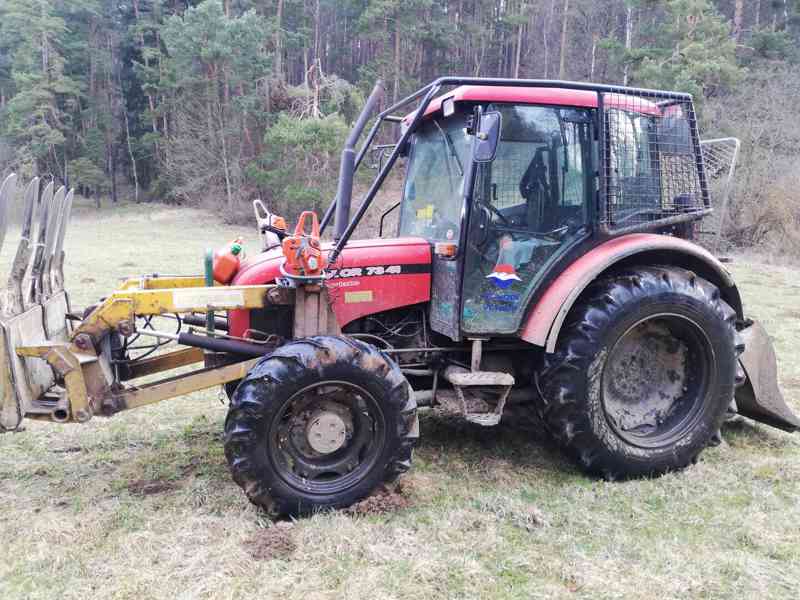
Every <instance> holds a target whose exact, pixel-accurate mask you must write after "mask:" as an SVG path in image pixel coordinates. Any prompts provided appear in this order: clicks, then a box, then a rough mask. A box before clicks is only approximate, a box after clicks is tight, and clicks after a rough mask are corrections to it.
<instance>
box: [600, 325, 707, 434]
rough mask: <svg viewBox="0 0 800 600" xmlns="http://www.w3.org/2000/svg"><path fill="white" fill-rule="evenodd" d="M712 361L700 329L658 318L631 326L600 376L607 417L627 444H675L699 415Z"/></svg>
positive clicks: (616, 345) (614, 348) (615, 346)
mask: <svg viewBox="0 0 800 600" xmlns="http://www.w3.org/2000/svg"><path fill="white" fill-rule="evenodd" d="M709 357H712V358H713V354H710V350H709V349H708V342H707V339H706V338H705V336H704V335H703V333H702V330H701V329H700V328H699V327H698V326H697V325H695V324H694V323H693V322H692V321H690V320H688V319H686V318H684V317H681V316H679V315H671V314H663V315H658V316H657V317H654V318H651V319H649V320H646V321H642V322H640V323H638V324H636V325H635V326H633V327H631V328H630V329H629V330H628V331H627V332H626V333H625V334H623V336H621V338H620V339H619V340H618V341H617V343H616V344H615V345H614V346H613V347H612V348H611V350H610V351H609V354H608V358H607V359H606V365H605V368H604V373H603V376H602V384H601V385H602V399H603V407H604V410H605V414H606V418H607V420H608V422H609V424H610V425H611V427H612V428H613V429H614V430H615V431H616V433H617V435H619V436H620V437H621V438H623V439H624V440H626V441H627V442H628V443H631V444H633V445H637V446H643V447H660V446H664V445H669V444H671V443H674V442H675V440H678V439H680V438H681V437H682V436H683V435H684V434H685V433H686V432H687V431H689V430H691V427H692V426H693V423H694V422H695V420H696V419H697V418H698V415H699V414H700V412H701V411H702V406H703V403H704V401H705V400H704V399H705V397H706V391H707V389H708V377H709V374H710V373H713V365H712V364H711V363H710V362H709Z"/></svg>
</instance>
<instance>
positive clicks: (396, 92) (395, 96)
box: [392, 11, 402, 104]
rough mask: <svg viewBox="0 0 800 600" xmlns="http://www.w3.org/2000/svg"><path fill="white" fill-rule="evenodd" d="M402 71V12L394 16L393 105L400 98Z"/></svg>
mask: <svg viewBox="0 0 800 600" xmlns="http://www.w3.org/2000/svg"><path fill="white" fill-rule="evenodd" d="M401 70H402V63H401V56H400V12H399V11H398V12H395V14H394V91H393V92H392V104H394V103H395V102H397V100H398V99H399V98H400V72H401Z"/></svg>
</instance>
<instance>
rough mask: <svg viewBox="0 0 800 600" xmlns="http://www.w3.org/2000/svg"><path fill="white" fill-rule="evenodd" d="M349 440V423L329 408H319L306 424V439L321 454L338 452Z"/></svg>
mask: <svg viewBox="0 0 800 600" xmlns="http://www.w3.org/2000/svg"><path fill="white" fill-rule="evenodd" d="M346 440H347V425H346V424H345V422H344V419H343V418H342V417H341V416H339V415H338V414H336V413H335V412H331V411H328V410H318V411H317V412H315V413H314V414H313V415H312V416H311V418H310V419H309V420H308V424H307V425H306V441H307V442H308V445H309V446H311V448H312V449H313V450H314V451H316V452H319V453H320V454H330V453H332V452H336V451H337V450H338V449H339V448H341V447H342V446H344V444H345V441H346Z"/></svg>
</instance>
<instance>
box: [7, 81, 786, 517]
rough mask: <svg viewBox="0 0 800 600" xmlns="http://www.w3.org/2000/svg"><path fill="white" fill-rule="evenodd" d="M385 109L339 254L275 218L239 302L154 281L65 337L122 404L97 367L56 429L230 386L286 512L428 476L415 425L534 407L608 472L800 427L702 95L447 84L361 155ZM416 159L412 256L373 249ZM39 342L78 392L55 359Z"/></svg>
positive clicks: (406, 190)
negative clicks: (180, 378) (136, 382)
mask: <svg viewBox="0 0 800 600" xmlns="http://www.w3.org/2000/svg"><path fill="white" fill-rule="evenodd" d="M448 90H449V91H448ZM380 93H381V90H380V86H376V88H375V90H374V91H373V93H372V95H371V96H370V98H369V100H368V102H367V105H366V106H365V108H364V111H363V112H362V114H361V116H360V117H359V119H358V121H357V123H356V125H355V127H354V129H353V131H352V132H351V134H350V137H349V138H348V140H347V143H346V145H345V148H344V150H343V152H342V160H341V173H340V180H339V186H338V192H337V197H336V200H335V201H334V202H333V204H332V205H331V207H330V209H329V210H328V211H327V213H326V214H325V216H324V217H323V219H322V221H321V223H320V224H319V229H320V230H321V231H322V232H324V231H325V229H326V228H327V226H328V225H329V224H330V222H331V221H332V220H333V216H334V214H335V230H334V235H333V242H332V243H322V244H320V243H319V239H318V236H317V235H315V231H314V229H315V227H316V217H314V218H313V220H314V223H313V227H312V231H311V233H308V232H306V231H305V229H304V227H303V226H302V225H301V226H299V227H298V229H297V230H296V231H295V232H294V235H289V234H288V233H287V231H286V226H285V223H284V222H283V219H281V218H280V217H276V216H275V215H272V214H270V213H269V211H267V210H266V209H265V208H264V206H263V204H262V203H261V202H260V201H256V203H255V204H256V216H257V219H258V223H259V230H260V232H261V234H262V241H263V244H264V248H263V251H262V252H261V253H260V254H258V255H256V256H254V257H252V258H250V259H248V260H246V261H244V262H243V263H242V264H241V266H240V268H239V270H238V272H237V273H236V274H235V276H234V278H233V280H232V282H231V283H230V285H228V286H224V287H222V286H219V285H217V286H214V287H211V286H206V287H200V286H202V285H203V282H202V281H200V282H199V283H198V282H197V281H195V280H192V282H176V281H174V280H162V279H157V278H151V279H148V280H147V282H144V280H142V281H141V282H138V283H136V284H131V285H130V286H129V288H123V290H121V291H120V292H116V293H115V294H114V295H112V296H111V297H110V298H111V300H108V299H107V300H105V301H104V302H103V303H102V304H100V305H99V306H98V307H96V308H94V309H93V310H92V311H89V312H88V313H87V315H86V316H85V317H84V319H83V321H82V322H81V323H80V324H79V325H78V326H77V327H75V328H73V329H72V330H71V331H70V332H69V333H68V334H67V335H66V336H65V337H64V338H63V339H65V342H64V343H65V344H67V346H64V347H65V348H67V349H69V350H70V352H72V353H74V354H75V355H76V356H77V355H78V354H79V353H80V352H84V353H85V352H89V353H91V352H92V351H94V355H96V356H97V357H98V360H99V357H101V356H103V354H104V353H105V354H107V355H109V356H112V357H113V361H112V362H113V364H114V365H115V370H114V371H115V372H114V373H112V374H111V378H112V381H110V383H108V385H107V386H106V387H105V388H104V387H103V385H100V384H93V383H92V380H93V378H97V377H99V375H98V374H97V373H100V371H101V370H100V371H97V373H90V372H89V371H88V368H86V367H84V368H83V373H84V380H85V387H86V389H87V390H89V391H88V392H86V399H85V401H84V400H81V401H80V402H78V403H77V404H76V403H75V402H74V401H73V402H68V403H67V404H66V405H65V406H66V407H65V408H64V409H63V411H62V412H61V413H59V417H61V419H55V417H53V418H54V419H55V420H85V419H86V418H87V415H88V416H91V415H92V414H112V413H114V412H117V411H119V410H122V409H124V408H131V407H133V406H139V405H142V404H147V403H149V402H154V401H157V400H160V399H162V398H166V397H168V395H169V394H170V393H171V394H172V395H175V394H177V393H186V391H187V390H190V389H191V390H193V389H200V387H203V385H206V387H207V385H213V384H218V383H220V382H228V383H227V389H228V391H229V395H230V409H229V413H228V416H227V419H226V422H225V454H226V456H227V459H228V462H229V465H230V469H231V472H232V474H233V478H234V479H235V480H236V482H237V483H238V484H239V485H240V486H241V487H242V488H243V489H244V491H245V493H246V494H247V496H248V497H249V498H250V500H251V501H253V502H254V503H256V504H258V505H260V506H263V507H264V508H266V509H267V510H268V511H269V512H271V513H273V514H307V513H309V512H311V511H314V510H317V509H321V508H329V507H342V506H347V505H349V504H351V503H353V502H355V501H357V500H359V499H361V498H363V497H365V496H366V495H368V494H369V493H370V492H371V491H372V490H373V489H375V488H376V486H378V485H380V484H382V483H384V482H386V481H389V480H392V479H394V478H396V477H397V476H398V475H400V474H401V473H403V472H404V471H406V470H407V469H408V468H409V467H410V465H411V458H412V450H413V447H414V443H415V441H416V439H417V437H418V435H419V434H418V422H417V407H418V406H434V405H438V406H441V407H442V408H443V409H444V410H447V411H450V412H455V413H458V414H460V415H462V416H463V418H465V419H466V420H468V421H470V422H473V423H475V424H477V425H479V426H493V425H497V424H498V423H499V422H500V421H501V418H502V417H503V414H504V411H506V410H507V409H508V408H510V407H511V406H512V405H513V406H514V407H515V408H516V407H518V409H519V410H529V411H530V412H531V413H532V414H533V415H536V416H537V417H538V418H540V419H541V420H542V421H543V422H544V425H545V426H546V429H547V430H548V431H549V433H550V434H551V435H552V436H553V438H554V439H555V440H556V441H557V442H558V443H559V444H560V446H561V447H562V448H563V449H564V451H565V452H567V453H568V454H569V455H570V456H571V457H573V458H574V459H575V460H576V461H577V462H578V464H579V465H580V466H581V467H582V468H584V469H585V470H586V471H588V472H590V473H593V474H597V475H601V476H604V477H607V478H610V479H618V478H627V477H639V476H650V475H657V474H660V473H664V472H666V471H670V470H674V469H680V468H683V467H685V466H686V465H688V464H690V463H691V462H692V461H694V460H695V459H696V458H697V456H698V455H699V454H700V452H702V450H703V449H704V448H705V447H706V446H708V445H709V444H712V443H713V442H714V441H715V439H716V438H717V436H718V435H719V431H720V427H721V425H722V423H723V421H724V420H725V419H726V416H728V415H731V414H734V413H738V414H740V415H744V416H747V417H750V418H752V419H755V420H757V421H761V422H764V423H768V424H770V425H772V426H775V427H779V428H781V429H784V430H787V431H795V430H797V429H798V427H800V421H799V420H798V419H797V417H796V416H795V415H794V414H793V413H792V411H791V410H790V409H789V407H788V406H787V405H786V404H785V402H784V401H783V399H782V397H781V394H780V391H779V390H778V386H777V375H776V360H775V355H774V351H773V350H772V346H771V344H770V342H769V339H768V337H767V335H766V334H765V332H764V330H763V329H762V328H761V327H760V326H759V325H758V324H757V323H755V322H753V321H751V320H749V319H747V318H746V316H745V313H744V310H743V307H742V301H741V298H740V295H739V292H738V290H737V288H736V285H735V283H734V281H733V279H732V278H731V275H730V274H729V273H728V271H727V270H726V269H725V267H724V266H723V264H721V263H720V261H719V260H717V259H716V258H715V257H714V256H713V255H712V254H711V253H710V252H708V251H707V250H705V249H704V248H703V247H701V246H700V245H698V244H696V243H694V242H693V241H692V239H693V237H694V236H695V233H696V231H697V224H698V223H699V221H700V220H701V219H702V218H703V217H705V216H707V215H708V214H709V213H710V212H711V197H710V183H709V179H710V178H711V177H712V176H713V175H714V174H713V173H709V172H708V171H707V169H706V165H705V162H704V158H703V151H702V147H701V140H700V138H699V134H698V129H697V122H696V117H695V111H694V107H693V104H692V99H691V97H690V96H689V95H686V94H680V93H674V92H662V91H653V90H643V89H633V88H622V87H615V86H603V85H595V84H581V83H567V82H560V81H539V80H502V79H472V78H451V77H448V78H442V79H438V80H436V81H434V82H433V83H431V84H429V85H427V86H425V87H424V88H422V89H420V90H419V91H417V92H416V93H414V94H413V95H411V96H409V97H408V98H405V99H404V100H402V101H400V102H398V103H396V104H394V105H393V106H390V107H389V108H387V109H386V110H384V111H383V112H381V113H380V114H379V115H378V118H377V119H376V120H375V121H374V124H373V125H372V127H371V129H370V131H369V133H368V134H367V137H366V140H365V142H364V143H363V144H362V146H361V147H360V149H359V150H358V151H356V143H357V142H358V140H359V138H360V137H361V134H362V132H363V130H364V128H365V125H366V123H367V121H368V119H369V118H370V115H371V113H372V112H373V110H374V108H375V107H376V105H377V103H378V100H379V96H380ZM409 110H411V112H410V113H408V114H405V113H406V112H407V111H409ZM385 124H388V125H389V126H394V127H396V128H397V129H399V135H398V138H397V141H396V143H395V144H391V145H381V146H380V147H379V151H380V152H383V153H384V158H385V161H384V160H381V163H382V164H381V167H380V169H379V172H378V174H377V176H376V177H375V179H374V181H373V183H372V184H371V186H370V187H369V190H368V191H367V192H366V194H365V196H364V198H363V201H362V202H361V204H360V206H359V207H358V209H357V210H356V211H355V214H354V215H353V216H352V218H351V217H350V200H351V195H352V187H353V176H354V173H355V171H356V169H357V168H358V166H359V165H360V164H361V163H362V162H363V160H364V158H365V156H366V155H367V153H368V152H370V149H371V148H372V146H373V142H374V140H375V139H376V136H377V134H378V131H379V130H380V129H381V127H382V126H383V125H385ZM401 157H405V159H406V169H405V182H404V185H403V191H402V197H401V198H400V199H399V201H398V202H397V204H395V205H394V206H392V207H391V208H390V209H389V210H388V211H387V214H388V213H389V212H390V211H393V210H397V211H398V213H399V214H398V219H397V222H398V225H397V232H396V237H391V238H388V237H387V238H383V237H381V238H380V239H370V240H363V241H350V238H351V236H352V234H353V231H354V229H355V227H356V226H357V225H358V223H359V222H360V221H361V219H362V217H363V216H364V214H365V212H366V211H367V209H368V208H369V207H370V205H371V203H372V201H373V200H374V198H375V196H376V193H377V192H378V190H379V188H380V186H381V185H382V183H383V182H384V180H385V179H386V177H387V175H388V174H389V172H390V170H391V169H392V167H393V166H394V165H395V163H396V162H397V160H398V159H399V158H401ZM383 216H384V217H385V216H386V214H384V215H383ZM304 219H305V217H304ZM383 221H384V219H383V217H382V218H381V229H382V228H383ZM382 234H383V232H382V231H381V235H382ZM195 279H197V278H195ZM190 283H191V284H190ZM137 286H138V287H137ZM193 286H194V287H193ZM195 288H196V292H194V293H195V296H191V293H192V292H191V290H193V289H195ZM128 289H130V290H134V291H131V292H128V291H127V290H128ZM164 290H167V291H170V290H171V291H170V293H171V294H172V295H171V296H169V297H167V296H165V295H164V293H165V292H164ZM156 293H158V294H161V295H160V296H159V297H158V298H159V299H158V303H157V306H156V305H155V304H152V303H150V300H149V299H150V298H152V297H153V295H154V294H156ZM136 294H139V295H136ZM224 294H227V295H224ZM131 295H135V298H134V299H133V300H130V298H131ZM123 300H125V301H126V302H133V305H134V308H131V309H130V312H129V313H124V314H123V313H122V312H120V311H121V309H120V308H119V306H122V304H120V303H121V302H122V301H123ZM115 302H116V303H117V308H116V309H115V310H117V313H114V306H115V304H114V303H115ZM125 306H126V307H127V306H128V305H127V304H126V305H125ZM126 310H128V309H127V308H126ZM214 310H216V311H217V312H220V311H222V310H225V311H227V320H225V319H223V318H220V317H214V315H213V314H209V315H208V317H209V318H207V319H206V318H205V317H203V318H202V319H200V320H199V322H200V323H207V324H208V327H207V331H206V333H205V334H202V335H201V334H198V333H191V332H190V333H180V334H176V335H172V337H171V338H170V334H167V333H164V332H157V331H147V329H146V327H144V326H139V325H137V323H138V321H137V318H138V317H141V316H143V315H149V314H163V313H166V312H175V313H184V314H185V313H186V312H188V311H204V312H208V313H211V311H214ZM120 315H123V316H125V315H127V317H126V318H122V317H121V316H120ZM191 318H192V317H191V316H189V317H184V322H191ZM194 318H195V319H198V317H194ZM147 323H150V321H149V320H148V321H147ZM138 334H145V335H151V336H156V337H157V338H160V339H174V340H176V341H177V342H178V343H180V344H183V345H185V346H189V347H190V348H189V349H188V350H183V351H181V352H184V353H185V354H186V358H183V355H181V356H182V358H180V360H179V359H178V358H175V359H173V360H172V361H167V360H166V359H163V360H162V362H161V363H158V365H157V366H153V364H151V363H147V365H144V366H143V365H142V364H141V363H139V362H137V360H136V359H134V358H131V357H130V356H129V355H128V353H126V350H125V349H126V345H125V340H126V339H127V338H129V337H130V336H132V335H138ZM12 337H13V336H12ZM18 346H19V342H17V346H16V347H15V348H16V350H13V349H12V351H15V352H16V354H17V355H20V354H22V355H25V356H28V357H36V358H35V359H34V358H31V359H29V360H42V359H43V358H44V359H45V360H47V362H48V363H49V364H50V365H51V366H53V368H54V372H55V375H54V378H55V382H56V383H58V382H59V381H61V380H60V379H59V372H60V371H59V367H58V365H57V364H56V359H55V358H47V357H46V356H44V355H43V354H42V351H40V353H39V354H38V355H37V354H35V353H34V351H33V350H30V349H20V348H19V347H18ZM198 349H203V351H204V352H205V354H204V355H202V354H201V355H198V354H195V355H194V358H195V359H199V358H203V359H204V360H205V365H206V368H205V369H204V370H203V371H202V372H203V375H202V377H205V379H203V380H202V381H203V382H205V383H204V384H201V383H199V381H200V379H199V377H200V375H193V377H195V378H198V379H197V380H196V381H197V382H198V383H192V385H189V383H188V380H187V383H186V385H184V386H183V387H180V389H178V387H177V386H176V385H174V384H172V383H171V385H172V387H171V388H170V391H169V392H168V391H167V390H166V389H164V390H162V389H161V388H158V389H153V388H148V390H150V392H149V393H152V394H155V396H157V397H147V396H146V395H145V391H144V388H135V389H134V388H131V390H132V391H130V390H128V391H122V392H121V391H119V390H120V389H124V386H123V383H124V382H125V381H126V380H130V379H133V378H135V376H137V375H139V374H142V373H146V374H150V373H153V372H156V371H158V370H160V369H162V368H166V367H167V366H169V367H170V368H174V366H176V365H177V363H178V362H180V365H183V364H189V362H191V361H190V360H189V358H188V353H189V352H191V351H197V350H198ZM170 356H171V355H170ZM147 360H150V361H152V360H154V359H152V358H151V359H147ZM155 360H159V359H155ZM84 362H85V361H84ZM78 363H80V364H83V363H82V362H81V361H80V360H77V362H76V363H75V364H78ZM180 365H177V366H180ZM62 371H64V369H62ZM67 374H69V372H67ZM215 374H216V376H215ZM104 376H105V378H106V380H108V379H109V375H108V374H107V373H105V374H104ZM61 377H62V379H64V377H65V376H64V375H63V374H62V376H61ZM174 380H175V379H173V380H172V381H174ZM65 381H66V380H65ZM192 382H195V380H194V379H193V380H192ZM67 383H68V382H67ZM39 387H40V388H43V389H44V386H39ZM64 387H67V388H69V386H68V385H64ZM73 388H74V386H73ZM73 388H70V390H72V389H73ZM92 390H95V391H92ZM105 390H110V391H105ZM70 393H77V392H73V391H70ZM159 394H160V395H159ZM67 395H68V394H67ZM23 404H24V403H23ZM18 405H19V401H18ZM63 406H64V405H63V403H62V407H63ZM76 407H77V408H76ZM80 411H88V412H80ZM20 412H21V413H25V414H27V415H29V416H30V415H31V414H32V413H31V412H30V411H25V410H24V407H23V410H21V411H20ZM54 414H55V413H51V415H54Z"/></svg>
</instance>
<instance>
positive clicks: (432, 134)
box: [400, 115, 470, 241]
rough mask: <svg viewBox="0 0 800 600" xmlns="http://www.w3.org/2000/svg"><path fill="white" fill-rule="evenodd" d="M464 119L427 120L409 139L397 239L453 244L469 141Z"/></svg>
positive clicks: (459, 212) (461, 198) (456, 237)
mask: <svg viewBox="0 0 800 600" xmlns="http://www.w3.org/2000/svg"><path fill="white" fill-rule="evenodd" d="M465 121H466V119H465V116H464V115H453V116H451V117H449V118H447V119H430V120H428V121H426V122H425V123H423V125H422V126H421V127H420V130H419V132H418V133H417V134H415V135H414V136H413V138H412V139H411V148H410V151H409V165H408V173H407V175H406V183H405V187H404V189H403V202H402V212H401V214H400V235H401V236H403V235H409V236H422V237H425V238H428V239H432V240H439V241H442V240H457V239H458V232H459V228H460V225H459V223H460V221H461V207H462V203H463V197H464V172H465V169H466V165H467V164H468V161H469V149H470V143H469V142H470V138H469V137H468V136H467V133H466V131H465Z"/></svg>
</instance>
